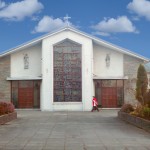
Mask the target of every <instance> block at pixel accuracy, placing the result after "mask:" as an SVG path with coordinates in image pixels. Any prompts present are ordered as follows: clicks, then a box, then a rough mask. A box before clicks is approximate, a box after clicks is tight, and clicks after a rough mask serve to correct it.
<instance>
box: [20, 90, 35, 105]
mask: <svg viewBox="0 0 150 150" xmlns="http://www.w3.org/2000/svg"><path fill="white" fill-rule="evenodd" d="M18 94H19V95H18V98H19V101H18V102H19V106H18V107H19V108H33V99H34V97H33V88H19V93H18Z"/></svg>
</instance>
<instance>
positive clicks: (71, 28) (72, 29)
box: [0, 26, 150, 61]
mask: <svg viewBox="0 0 150 150" xmlns="http://www.w3.org/2000/svg"><path fill="white" fill-rule="evenodd" d="M67 30H68V31H72V32H75V33H78V34H80V35H82V36H85V37H87V38H90V39H92V40H93V41H94V42H95V43H97V44H100V45H103V46H105V47H108V48H111V49H113V50H115V51H118V52H121V53H123V54H127V55H130V56H133V57H136V58H139V59H142V60H144V61H150V59H149V58H146V57H144V56H142V55H139V54H137V53H134V52H132V51H129V50H127V49H124V48H122V47H119V46H117V45H114V44H112V43H109V42H106V41H104V40H102V39H100V38H97V37H95V36H93V35H90V34H87V33H85V32H83V31H80V30H78V29H76V28H74V27H72V26H66V27H63V28H60V29H58V30H56V31H53V32H50V33H48V34H45V35H43V36H41V37H38V38H35V39H33V40H31V41H28V42H26V43H23V44H21V45H19V46H17V47H15V48H12V49H9V50H7V51H5V52H3V53H1V54H0V57H3V56H6V55H8V54H11V53H14V52H17V51H20V50H22V49H24V48H27V47H30V46H32V45H35V44H37V43H40V42H41V41H42V40H43V39H45V38H47V37H50V36H53V35H55V34H57V33H60V32H63V31H67Z"/></svg>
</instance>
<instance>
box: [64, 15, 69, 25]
mask: <svg viewBox="0 0 150 150" xmlns="http://www.w3.org/2000/svg"><path fill="white" fill-rule="evenodd" d="M69 19H71V17H69V16H68V14H67V15H66V16H65V17H64V21H65V23H66V24H67V26H69Z"/></svg>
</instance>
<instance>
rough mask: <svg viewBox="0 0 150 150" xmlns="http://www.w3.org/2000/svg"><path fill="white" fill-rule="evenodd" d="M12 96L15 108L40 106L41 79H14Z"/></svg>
mask: <svg viewBox="0 0 150 150" xmlns="http://www.w3.org/2000/svg"><path fill="white" fill-rule="evenodd" d="M11 97H12V103H13V104H14V105H15V108H39V107H40V81H27V80H26V81H12V84H11Z"/></svg>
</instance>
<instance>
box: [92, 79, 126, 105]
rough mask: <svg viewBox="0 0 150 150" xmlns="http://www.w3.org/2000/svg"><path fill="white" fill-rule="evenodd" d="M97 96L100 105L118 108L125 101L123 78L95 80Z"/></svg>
mask: <svg viewBox="0 0 150 150" xmlns="http://www.w3.org/2000/svg"><path fill="white" fill-rule="evenodd" d="M94 83H95V96H96V97H97V99H98V104H99V107H103V108H117V107H121V106H122V104H123V101H124V94H123V93H124V92H123V91H124V90H123V89H124V83H123V80H95V82H94Z"/></svg>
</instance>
